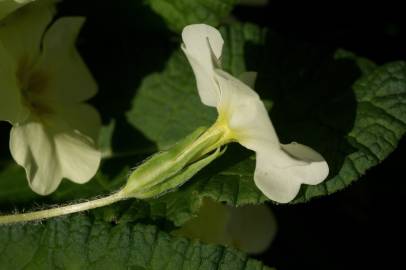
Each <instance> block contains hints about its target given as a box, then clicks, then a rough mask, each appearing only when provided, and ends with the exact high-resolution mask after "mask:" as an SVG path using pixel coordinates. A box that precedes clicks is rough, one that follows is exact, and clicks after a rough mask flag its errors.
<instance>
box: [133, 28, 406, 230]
mask: <svg viewBox="0 0 406 270" xmlns="http://www.w3.org/2000/svg"><path fill="white" fill-rule="evenodd" d="M221 32H222V35H223V37H224V39H225V48H224V55H223V59H222V60H223V67H224V68H225V69H226V70H227V71H229V72H231V73H232V74H233V75H235V76H238V75H239V74H241V73H242V72H243V71H246V70H256V71H258V73H259V74H258V75H259V77H258V81H257V84H256V90H257V91H258V92H259V93H260V95H261V97H262V98H263V99H267V100H271V101H272V109H271V119H272V121H273V123H274V125H275V128H276V130H277V132H278V134H279V137H280V139H281V141H282V142H283V143H289V142H291V141H297V142H300V143H303V144H306V145H309V146H311V147H312V148H314V149H316V150H317V151H319V152H320V153H322V154H323V156H324V157H325V158H326V160H327V161H328V163H329V165H330V169H331V172H330V176H329V178H328V179H327V180H326V181H324V182H323V183H322V184H320V185H317V186H303V187H302V189H301V192H300V194H299V195H298V197H297V198H296V200H295V202H303V201H307V200H309V199H311V198H314V197H317V196H321V195H326V194H330V193H333V192H336V191H338V190H340V189H342V188H344V187H346V186H348V185H349V184H350V183H352V182H353V181H355V180H357V179H358V178H359V177H360V176H361V175H362V174H364V173H365V171H366V170H367V169H368V168H370V167H372V166H374V165H376V164H378V163H379V162H381V161H382V160H384V159H385V158H386V157H387V155H388V154H389V153H391V152H392V151H393V150H394V149H395V148H396V145H397V143H398V141H399V139H400V138H401V137H402V136H403V134H404V132H405V127H406V125H405V123H406V115H405V110H406V109H405V108H406V106H405V105H406V104H405V94H406V78H405V76H406V71H405V64H404V63H403V62H396V63H389V64H386V65H383V66H381V67H377V66H376V65H375V64H374V63H372V62H371V61H369V60H367V59H364V58H360V57H357V56H355V55H354V54H352V53H349V52H345V51H343V50H339V51H337V52H335V51H334V50H330V49H326V48H319V47H314V46H310V45H309V44H302V43H299V42H297V41H295V40H289V39H283V38H281V37H279V36H277V35H275V34H274V33H272V32H268V33H267V35H265V34H266V32H265V31H264V30H262V29H260V28H258V27H256V26H254V25H251V24H244V25H241V24H236V25H232V26H227V27H223V28H221ZM127 117H128V119H129V122H130V123H132V124H133V125H134V126H135V127H137V128H138V129H139V130H141V131H142V132H143V133H144V134H145V135H146V136H147V138H148V139H150V140H152V141H154V142H156V143H157V145H158V147H159V148H161V149H162V148H166V147H168V146H169V145H171V144H173V143H174V142H176V141H177V140H180V139H181V138H183V137H184V136H185V135H187V134H188V133H190V132H191V131H192V130H194V129H195V128H196V127H198V126H201V125H208V124H210V123H213V121H214V119H215V118H216V112H215V110H213V109H212V108H208V107H206V106H204V105H202V104H201V102H200V100H199V97H198V95H197V90H196V86H195V80H194V76H193V73H192V71H191V68H190V66H189V64H188V62H187V60H186V58H185V57H184V56H183V55H182V53H181V52H180V51H177V52H175V53H174V54H173V55H172V57H171V58H170V59H169V61H168V63H167V65H166V68H165V69H164V70H163V72H161V73H155V74H152V75H150V76H148V77H147V78H146V79H145V80H144V81H143V83H142V85H141V86H140V88H139V90H138V93H137V95H136V97H135V98H134V101H133V108H132V110H131V111H130V112H129V113H128V115H127ZM251 153H252V152H249V151H246V150H243V148H242V147H238V146H236V147H232V149H231V151H230V150H228V151H226V153H225V154H224V156H223V157H222V158H220V159H219V160H217V161H216V162H214V164H213V165H210V166H209V167H208V168H206V169H205V170H204V171H203V172H202V173H201V174H199V175H198V176H197V177H195V178H194V179H192V181H190V182H189V183H187V184H186V185H184V186H183V187H182V188H180V189H179V190H178V191H177V192H176V193H170V194H168V195H166V196H164V197H162V198H159V199H157V200H154V201H151V202H150V204H151V215H152V216H160V217H166V218H169V219H170V220H171V221H173V222H174V223H175V224H176V225H181V224H183V223H184V222H185V221H187V220H188V219H189V218H190V217H191V216H193V215H195V214H196V212H197V210H198V209H199V208H200V206H201V202H202V198H204V197H211V198H213V199H214V200H217V201H223V202H227V203H228V204H230V205H243V204H253V203H261V202H264V201H265V200H266V198H265V197H264V196H263V195H262V194H261V192H260V191H259V190H258V189H257V188H256V186H255V184H254V182H253V172H254V167H255V161H254V157H253V155H252V154H251Z"/></svg>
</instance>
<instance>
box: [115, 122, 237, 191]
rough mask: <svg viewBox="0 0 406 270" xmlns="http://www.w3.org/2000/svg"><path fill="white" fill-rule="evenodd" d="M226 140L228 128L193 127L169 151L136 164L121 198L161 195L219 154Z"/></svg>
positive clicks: (191, 175) (223, 149)
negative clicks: (190, 131) (194, 128)
mask: <svg viewBox="0 0 406 270" xmlns="http://www.w3.org/2000/svg"><path fill="white" fill-rule="evenodd" d="M227 142H229V140H228V139H227V130H226V129H223V128H219V127H218V126H216V125H213V126H212V127H211V128H209V129H207V128H205V127H201V128H198V129H196V130H195V131H194V132H192V133H191V134H190V135H188V136H187V137H186V138H185V139H183V140H182V141H180V142H178V143H177V144H175V145H174V146H173V147H171V148H170V149H168V150H165V151H163V152H160V153H157V154H155V155H153V156H152V157H151V158H150V159H148V160H146V161H145V162H144V163H143V164H142V165H140V166H139V167H137V168H136V169H135V170H134V171H133V172H132V173H131V174H130V176H129V178H128V180H127V184H126V185H125V187H124V188H123V189H122V190H121V191H120V193H121V194H122V195H123V197H127V198H131V197H133V198H139V199H146V198H151V197H156V196H159V195H162V194H164V193H166V192H168V191H170V190H171V189H174V188H176V187H178V186H180V185H182V184H183V183H185V182H186V181H187V180H189V179H190V178H192V177H193V176H194V175H195V174H196V173H197V172H199V171H200V170H201V169H202V168H204V167H205V166H207V165H208V164H210V163H211V162H212V161H213V160H215V159H216V158H218V157H219V156H221V155H222V154H223V153H224V151H225V148H222V146H223V145H224V144H226V143H227Z"/></svg>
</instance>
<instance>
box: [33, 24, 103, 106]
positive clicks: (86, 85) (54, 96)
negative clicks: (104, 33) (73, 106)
mask: <svg viewBox="0 0 406 270" xmlns="http://www.w3.org/2000/svg"><path fill="white" fill-rule="evenodd" d="M84 21H85V19H84V18H82V17H63V18H60V19H58V20H57V21H56V22H55V23H54V24H52V26H51V27H50V28H49V30H48V31H47V32H46V33H45V36H44V42H43V50H42V54H41V57H40V59H39V63H38V68H39V69H43V70H46V72H47V75H48V77H49V78H50V80H49V82H48V90H49V91H48V92H47V95H48V96H47V97H45V98H47V99H49V101H50V102H53V101H57V102H59V103H68V104H70V103H77V102H81V101H85V100H87V99H89V98H91V97H92V96H94V95H95V94H96V92H97V85H96V82H95V80H94V79H93V77H92V75H91V73H90V71H89V69H88V68H87V66H86V65H85V63H84V62H83V60H82V58H81V56H80V55H79V53H78V52H77V50H76V47H75V42H76V38H77V35H78V34H79V31H80V29H81V27H82V25H83V23H84Z"/></svg>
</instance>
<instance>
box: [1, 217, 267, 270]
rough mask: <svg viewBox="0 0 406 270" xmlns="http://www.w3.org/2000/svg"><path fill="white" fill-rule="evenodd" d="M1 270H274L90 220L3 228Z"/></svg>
mask: <svg viewBox="0 0 406 270" xmlns="http://www.w3.org/2000/svg"><path fill="white" fill-rule="evenodd" d="M0 268H1V269H16V270H17V269H44V270H45V269H67V270H68V269H97V270H102V269H109V270H112V269H137V270H141V269H148V270H153V269H168V270H169V269H176V270H178V269H188V270H192V269H213V270H214V269H223V270H226V269H230V270H231V269H233V270H238V269H241V270H262V269H270V268H268V267H266V266H264V265H263V264H262V263H261V262H258V261H255V260H252V259H249V258H248V257H247V255H245V254H244V253H242V252H239V251H237V250H233V249H228V248H225V247H222V246H216V245H204V244H201V243H199V242H196V241H190V240H187V239H184V238H177V237H173V236H170V235H169V234H167V233H165V232H162V231H158V230H157V228H156V227H154V226H148V225H141V224H136V225H132V224H119V225H112V224H110V223H106V222H102V221H99V220H92V219H89V218H88V217H86V216H84V215H73V216H70V217H65V218H57V219H52V220H49V221H46V222H44V223H42V224H41V223H37V224H33V223H29V224H23V225H22V224H17V225H13V226H2V227H0Z"/></svg>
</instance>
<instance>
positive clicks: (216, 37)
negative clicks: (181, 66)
mask: <svg viewBox="0 0 406 270" xmlns="http://www.w3.org/2000/svg"><path fill="white" fill-rule="evenodd" d="M182 39H183V44H182V50H183V51H184V53H185V55H186V57H187V59H188V60H189V63H190V65H191V66H192V69H193V72H194V74H195V77H196V83H197V89H198V91H199V95H200V98H201V100H202V102H203V104H205V105H207V106H212V107H215V106H216V105H217V103H218V99H219V95H218V89H217V86H216V84H215V81H214V79H213V68H214V67H219V66H220V57H221V52H222V48H223V43H224V41H223V38H222V37H221V34H220V32H219V31H218V30H217V29H215V28H213V27H211V26H209V25H205V24H193V25H188V26H186V27H185V28H184V29H183V31H182Z"/></svg>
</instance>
